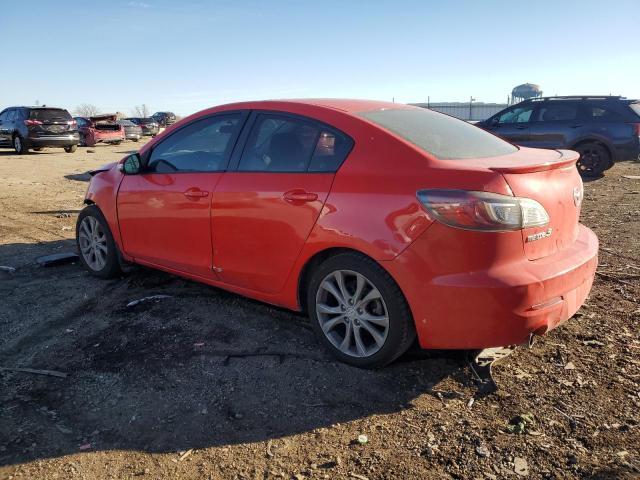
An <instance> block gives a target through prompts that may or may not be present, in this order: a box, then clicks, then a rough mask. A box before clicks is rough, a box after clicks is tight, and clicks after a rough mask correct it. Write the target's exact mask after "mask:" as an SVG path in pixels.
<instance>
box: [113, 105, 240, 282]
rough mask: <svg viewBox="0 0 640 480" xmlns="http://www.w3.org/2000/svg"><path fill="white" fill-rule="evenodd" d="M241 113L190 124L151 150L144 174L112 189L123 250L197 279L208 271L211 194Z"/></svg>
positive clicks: (210, 248) (133, 176) (209, 260)
mask: <svg viewBox="0 0 640 480" xmlns="http://www.w3.org/2000/svg"><path fill="white" fill-rule="evenodd" d="M246 116H247V114H246V113H245V112H235V113H224V114H217V115H213V116H210V117H207V118H204V119H200V120H196V121H194V122H192V123H190V124H188V125H186V126H184V127H182V128H181V129H179V130H176V131H175V132H173V133H172V134H171V135H170V136H168V137H167V138H165V139H164V140H163V141H162V142H160V143H159V144H157V145H156V146H154V148H153V150H152V151H151V153H150V154H149V155H148V158H147V159H145V161H144V162H143V163H145V166H144V170H143V171H142V172H141V174H138V175H126V176H125V177H124V179H123V181H122V184H121V185H120V189H119V191H118V201H117V202H118V220H119V225H120V234H121V236H122V240H123V246H124V251H125V252H126V253H127V254H128V255H131V256H133V257H134V258H136V259H139V260H142V261H146V262H149V263H152V264H154V265H159V266H163V267H167V268H170V269H173V270H177V271H180V272H186V273H191V274H195V275H199V276H203V277H214V276H215V275H214V274H213V273H212V269H211V266H212V265H211V252H212V246H211V219H210V207H211V197H212V192H213V191H214V190H215V188H216V185H217V184H218V182H219V180H220V178H221V177H222V175H223V172H224V171H225V170H226V168H227V165H228V161H229V157H230V155H231V151H232V150H233V147H234V145H235V142H236V140H237V137H238V134H239V131H240V130H241V128H242V124H243V122H244V120H245V119H246Z"/></svg>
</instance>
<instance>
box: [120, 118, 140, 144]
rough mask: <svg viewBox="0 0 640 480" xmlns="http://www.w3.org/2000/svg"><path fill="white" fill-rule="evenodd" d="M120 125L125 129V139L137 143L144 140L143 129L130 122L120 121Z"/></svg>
mask: <svg viewBox="0 0 640 480" xmlns="http://www.w3.org/2000/svg"><path fill="white" fill-rule="evenodd" d="M118 124H119V125H122V126H123V127H124V138H125V139H127V140H133V141H134V142H137V141H138V140H140V139H141V138H142V128H141V127H140V126H139V125H136V124H135V123H133V122H132V121H130V120H118Z"/></svg>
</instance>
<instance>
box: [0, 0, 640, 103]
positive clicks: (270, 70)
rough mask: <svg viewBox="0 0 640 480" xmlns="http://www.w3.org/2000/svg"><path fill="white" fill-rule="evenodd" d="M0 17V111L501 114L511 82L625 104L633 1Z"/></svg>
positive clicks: (86, 5)
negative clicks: (423, 107) (421, 108)
mask: <svg viewBox="0 0 640 480" xmlns="http://www.w3.org/2000/svg"><path fill="white" fill-rule="evenodd" d="M527 4H528V5H530V11H527V9H526V7H525V5H527ZM1 11H2V14H1V16H0V32H2V38H3V43H4V48H3V51H4V54H5V58H4V62H3V63H2V67H0V107H4V106H7V105H16V104H34V103H35V101H36V100H39V101H40V103H47V104H49V105H54V104H55V105H59V106H64V107H66V108H68V109H69V110H73V109H74V108H75V106H76V105H78V104H81V103H91V104H94V105H97V106H98V107H99V108H100V109H101V110H102V111H116V110H118V111H123V112H126V113H130V112H131V109H132V108H133V106H134V105H137V104H141V103H146V104H148V105H149V106H150V108H151V109H152V111H156V110H172V111H174V112H176V113H178V114H183V115H184V114H188V113H192V112H194V111H197V110H201V109H203V108H206V107H209V106H213V105H217V104H220V103H228V102H232V101H237V100H251V99H267V98H292V97H294V98H301V97H351V98H371V99H381V100H391V99H392V98H395V100H396V101H397V102H421V101H426V99H427V97H428V96H429V97H430V98H431V101H466V100H468V99H469V96H470V95H473V96H474V98H475V99H476V100H478V101H485V102H492V101H495V102H504V101H506V98H507V95H508V94H509V93H510V91H511V89H512V88H513V87H514V86H515V85H518V84H520V83H525V82H531V83H537V84H540V85H541V86H542V89H543V91H544V93H545V94H548V95H554V94H558V95H570V94H582V93H588V94H609V93H611V94H622V95H625V96H627V97H634V98H639V97H640V40H639V39H638V34H639V33H640V29H639V27H638V18H640V0H611V1H608V2H602V1H596V0H583V1H571V0H565V1H558V0H555V1H546V0H530V1H529V2H519V1H514V0H512V1H497V0H495V1H493V0H483V1H473V0H469V1H455V0H453V1H444V0H441V1H426V0H422V1H409V0H407V1H402V0H396V1H374V0H369V1H360V0H352V1H348V0H342V1H334V0H323V1H292V0H288V1H285V0H282V1H276V0H274V1H239V0H236V1H232V0H229V1H227V0H219V1H213V0H212V1H203V0H200V1H198V0H192V1H189V0H185V1H168V0H108V1H104V0H99V1H77V2H73V1H62V2H57V1H55V2H54V1H45V0H41V1H33V0H32V1H28V2H27V1H22V2H6V3H5V4H4V5H3V6H2V9H1Z"/></svg>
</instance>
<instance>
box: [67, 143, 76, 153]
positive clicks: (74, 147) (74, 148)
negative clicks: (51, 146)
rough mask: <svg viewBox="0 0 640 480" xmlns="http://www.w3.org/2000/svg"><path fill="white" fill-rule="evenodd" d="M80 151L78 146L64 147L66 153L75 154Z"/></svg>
mask: <svg viewBox="0 0 640 480" xmlns="http://www.w3.org/2000/svg"><path fill="white" fill-rule="evenodd" d="M77 149H78V146H77V145H69V146H68V147H64V151H65V152H67V153H73V152H75V151H76V150H77Z"/></svg>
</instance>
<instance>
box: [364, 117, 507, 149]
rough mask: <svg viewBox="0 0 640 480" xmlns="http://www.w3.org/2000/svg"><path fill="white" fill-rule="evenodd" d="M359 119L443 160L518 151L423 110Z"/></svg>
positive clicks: (471, 126)
mask: <svg viewBox="0 0 640 480" xmlns="http://www.w3.org/2000/svg"><path fill="white" fill-rule="evenodd" d="M358 115H360V116H361V117H364V118H366V119H368V120H370V121H372V122H374V123H377V124H378V125H380V126H381V127H383V128H386V129H387V130H390V131H391V132H393V133H395V134H397V135H399V136H400V137H402V138H404V139H406V140H407V141H409V142H411V143H413V144H414V145H416V146H417V147H419V148H421V149H422V150H424V151H425V152H428V153H431V154H432V155H434V156H436V157H438V158H440V159H442V160H453V159H465V158H482V157H494V156H498V155H506V154H507V153H513V152H515V151H517V150H518V149H517V148H516V147H514V146H513V145H511V144H510V143H508V142H505V141H504V140H501V139H500V138H498V137H496V136H495V135H492V134H490V133H488V132H486V131H484V130H482V129H480V128H478V127H475V126H473V125H471V124H469V123H467V122H465V121H463V120H458V119H457V118H453V117H449V116H448V115H443V114H441V113H437V112H434V111H432V110H427V109H426V108H402V109H393V110H373V111H371V112H361V113H359V114H358ZM389 160H390V161H392V160H394V159H389Z"/></svg>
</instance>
